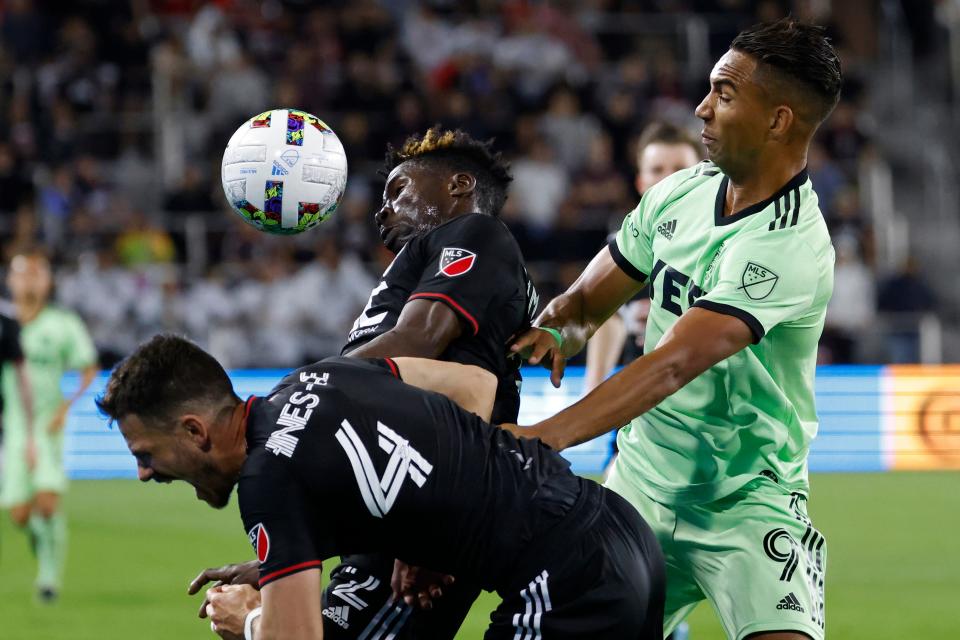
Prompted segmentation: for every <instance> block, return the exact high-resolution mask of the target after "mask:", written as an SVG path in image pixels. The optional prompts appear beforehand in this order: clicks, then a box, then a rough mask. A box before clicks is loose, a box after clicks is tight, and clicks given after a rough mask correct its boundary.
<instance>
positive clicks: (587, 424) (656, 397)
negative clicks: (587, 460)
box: [515, 307, 754, 450]
mask: <svg viewBox="0 0 960 640" xmlns="http://www.w3.org/2000/svg"><path fill="white" fill-rule="evenodd" d="M753 341H754V334H753V332H752V331H751V330H750V328H749V327H748V326H747V325H746V323H745V322H743V321H742V320H740V319H739V318H736V317H734V316H730V315H726V314H722V313H715V312H713V311H707V310H706V309H701V308H699V307H694V308H692V309H690V310H689V311H687V312H686V313H684V314H683V316H682V317H681V318H680V319H679V320H678V321H677V322H676V324H674V325H673V327H672V328H671V329H670V330H669V331H668V332H667V333H665V334H664V336H663V339H662V340H661V341H660V344H659V345H658V346H657V348H656V349H654V350H653V351H652V352H650V353H649V354H647V355H645V356H643V357H641V358H639V359H637V360H635V361H634V362H632V363H631V364H629V365H628V366H626V367H624V368H623V369H622V370H621V371H620V372H619V373H617V374H616V375H614V376H612V377H611V378H609V379H608V380H607V381H606V382H604V383H603V384H601V385H600V386H599V387H597V388H596V389H594V390H593V391H592V392H591V393H590V394H589V395H587V396H586V397H585V398H583V399H582V400H580V401H579V402H577V403H576V404H574V405H572V406H570V407H568V408H567V409H565V410H563V411H561V412H560V413H558V414H556V415H555V416H552V417H550V418H547V419H546V420H544V421H542V422H539V423H537V424H535V425H533V426H532V427H529V428H519V429H516V430H515V431H516V433H517V435H520V436H523V437H532V438H541V439H542V440H543V441H544V442H545V443H547V444H549V445H550V446H551V447H553V448H555V449H558V450H562V449H566V448H567V447H570V446H573V445H575V444H579V443H581V442H586V441H587V440H590V439H592V438H595V437H597V436H599V435H600V434H602V433H606V432H607V431H610V430H612V429H616V428H618V427H620V426H622V425H623V424H626V423H627V422H628V421H630V420H632V419H633V418H635V417H636V416H638V415H640V414H642V413H645V412H646V411H649V410H650V409H652V408H653V407H655V406H656V405H657V404H659V403H660V402H661V401H662V400H663V399H664V398H666V397H668V396H670V395H671V394H673V393H675V392H676V391H678V390H679V389H680V388H682V387H683V386H684V385H686V384H687V383H688V382H690V381H691V380H693V379H694V378H695V377H697V376H698V375H700V374H701V373H703V372H704V371H706V370H707V369H709V368H710V367H712V366H713V365H715V364H717V363H718V362H720V361H722V360H725V359H726V358H729V357H730V356H732V355H733V354H735V353H737V352H738V351H740V350H741V349H743V348H745V347H746V346H747V345H749V344H751V343H752V342H753Z"/></svg>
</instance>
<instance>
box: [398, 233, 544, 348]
mask: <svg viewBox="0 0 960 640" xmlns="http://www.w3.org/2000/svg"><path fill="white" fill-rule="evenodd" d="M425 240H426V242H425V243H424V245H423V246H422V248H421V250H422V251H423V252H424V260H425V262H424V265H425V266H424V269H423V275H422V277H421V278H420V282H418V283H417V286H416V287H415V288H414V290H413V292H412V293H411V295H410V298H409V299H410V300H415V299H421V298H423V299H428V300H436V301H439V302H442V303H443V304H446V305H447V306H448V307H450V308H451V309H452V310H453V311H454V312H455V313H456V314H457V315H458V316H459V317H460V319H461V320H462V321H463V323H464V325H465V326H467V327H468V328H469V330H470V332H471V333H472V334H473V335H476V334H478V333H479V332H480V327H481V325H484V324H486V323H487V322H489V320H490V318H488V317H487V316H488V314H489V313H492V312H493V310H495V309H496V308H497V307H498V306H499V305H498V304H494V303H495V302H502V301H503V300H506V299H508V298H509V297H511V296H513V295H515V294H517V292H518V291H521V290H523V289H524V288H525V286H526V285H525V283H520V282H519V280H518V278H519V274H521V273H522V269H521V268H520V264H519V256H520V253H519V249H518V248H517V246H516V242H514V240H513V236H512V235H510V231H509V230H508V229H507V228H506V227H505V226H504V225H503V223H501V222H500V221H499V220H498V219H496V218H494V217H492V216H488V215H483V214H473V215H469V216H465V217H464V218H462V219H455V220H453V221H451V222H448V223H447V224H445V225H443V226H441V227H438V228H437V229H436V230H434V231H433V232H431V234H430V236H429V237H426V238H425Z"/></svg>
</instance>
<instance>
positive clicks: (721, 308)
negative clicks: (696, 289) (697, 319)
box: [693, 300, 767, 344]
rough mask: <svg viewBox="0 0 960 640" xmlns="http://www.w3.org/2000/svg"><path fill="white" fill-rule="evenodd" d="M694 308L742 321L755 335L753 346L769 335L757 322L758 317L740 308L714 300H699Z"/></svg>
mask: <svg viewBox="0 0 960 640" xmlns="http://www.w3.org/2000/svg"><path fill="white" fill-rule="evenodd" d="M693 306H694V307H700V308H701V309H706V310H707V311H713V312H715V313H722V314H724V315H727V316H733V317H734V318H737V319H739V320H742V321H743V323H744V324H746V325H747V327H749V328H750V331H751V332H752V333H753V344H757V343H758V342H760V340H761V339H763V336H765V335H766V333H767V332H766V330H764V328H763V325H762V324H760V321H759V320H757V319H756V317H754V316H753V315H752V314H750V313H749V312H747V311H744V310H743V309H740V308H739V307H734V306H733V305H729V304H723V303H722V302H713V301H712V300H697V301H696V302H694V303H693Z"/></svg>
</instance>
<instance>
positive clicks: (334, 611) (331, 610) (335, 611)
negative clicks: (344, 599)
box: [323, 606, 350, 629]
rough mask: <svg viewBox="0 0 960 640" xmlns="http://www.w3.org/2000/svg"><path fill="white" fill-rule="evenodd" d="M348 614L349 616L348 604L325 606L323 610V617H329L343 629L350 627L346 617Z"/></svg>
mask: <svg viewBox="0 0 960 640" xmlns="http://www.w3.org/2000/svg"><path fill="white" fill-rule="evenodd" d="M349 616H350V607H348V606H342V607H327V608H326V609H324V610H323V617H324V618H330V619H331V620H333V621H334V622H335V623H336V624H337V625H339V626H340V627H342V628H343V629H349V628H350V623H349V622H347V618H349Z"/></svg>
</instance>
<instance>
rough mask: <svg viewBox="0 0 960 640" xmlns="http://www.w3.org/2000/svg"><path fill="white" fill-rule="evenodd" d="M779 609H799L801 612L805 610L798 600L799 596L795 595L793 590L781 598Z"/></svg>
mask: <svg viewBox="0 0 960 640" xmlns="http://www.w3.org/2000/svg"><path fill="white" fill-rule="evenodd" d="M777 609H790V610H791V611H799V612H800V613H803V612H804V610H803V607H802V606H800V601H799V600H797V596H795V595H793V592H792V591H791V592H790V593H788V594H787V595H785V596H783V597H782V598H780V603H779V604H778V605H777Z"/></svg>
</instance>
